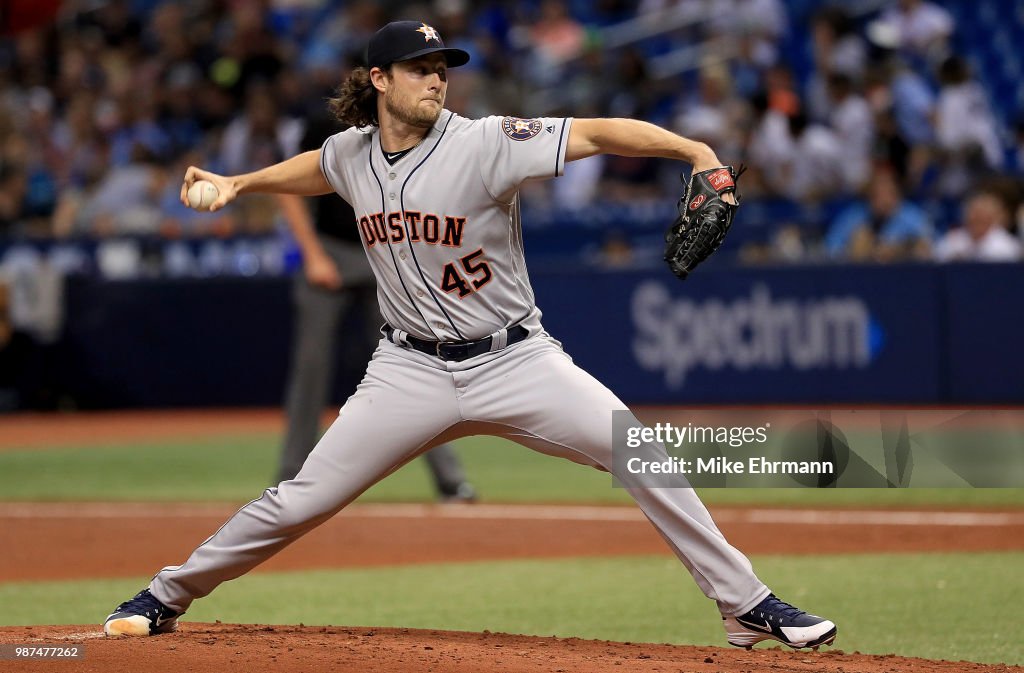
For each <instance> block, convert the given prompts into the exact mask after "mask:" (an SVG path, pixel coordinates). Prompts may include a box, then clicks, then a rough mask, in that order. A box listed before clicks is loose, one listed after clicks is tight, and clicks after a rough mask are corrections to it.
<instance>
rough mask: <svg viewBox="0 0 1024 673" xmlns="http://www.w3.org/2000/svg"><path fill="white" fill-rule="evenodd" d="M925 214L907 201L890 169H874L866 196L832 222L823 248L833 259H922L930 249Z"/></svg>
mask: <svg viewBox="0 0 1024 673" xmlns="http://www.w3.org/2000/svg"><path fill="white" fill-rule="evenodd" d="M931 238H932V226H931V222H930V221H929V220H928V216H927V214H925V212H924V211H923V210H921V209H920V208H919V207H917V206H915V205H914V204H912V203H910V202H908V201H906V200H905V199H904V198H903V194H902V192H901V191H900V187H899V184H898V183H897V181H896V178H895V176H894V175H893V173H892V172H891V171H890V170H887V169H886V170H879V171H878V172H876V173H875V174H874V175H873V176H872V178H871V182H870V184H869V186H868V193H867V198H866V199H864V200H862V201H860V202H858V203H854V204H853V205H851V206H849V207H848V208H846V209H845V210H843V211H842V212H841V213H840V214H839V216H838V217H837V218H836V219H835V221H834V222H833V223H832V226H831V227H830V228H829V231H828V234H827V235H826V237H825V249H826V252H827V253H828V255H829V257H832V258H833V259H850V260H853V261H877V262H893V261H899V260H906V259H924V258H926V257H927V256H928V254H929V252H930V248H931Z"/></svg>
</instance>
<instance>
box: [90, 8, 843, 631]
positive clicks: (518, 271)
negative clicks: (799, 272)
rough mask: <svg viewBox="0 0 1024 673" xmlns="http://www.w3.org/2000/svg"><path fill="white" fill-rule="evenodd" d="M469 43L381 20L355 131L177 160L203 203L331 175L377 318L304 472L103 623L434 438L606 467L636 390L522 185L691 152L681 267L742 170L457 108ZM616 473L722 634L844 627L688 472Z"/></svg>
mask: <svg viewBox="0 0 1024 673" xmlns="http://www.w3.org/2000/svg"><path fill="white" fill-rule="evenodd" d="M468 60H469V55H468V54H467V53H466V52H464V51H462V50H459V49H452V48H446V47H445V46H444V43H443V42H442V41H441V36H440V35H439V34H438V32H437V30H435V29H434V28H433V27H432V26H429V25H427V24H425V23H421V22H414V21H400V22H395V23H390V24H388V25H386V26H384V27H383V28H382V29H381V30H379V31H378V32H377V33H376V34H375V35H374V36H373V38H372V39H371V41H370V44H369V47H368V49H367V61H368V63H367V67H366V68H359V69H357V70H355V71H354V72H353V73H352V74H351V75H350V76H349V78H348V79H347V80H346V81H345V83H344V84H343V85H342V87H341V88H340V89H339V93H338V98H336V99H335V100H333V101H332V103H331V105H332V108H333V110H334V112H335V114H336V115H337V116H338V117H339V118H340V119H341V121H343V122H345V123H346V124H350V125H352V126H353V128H351V129H349V130H347V131H344V132H342V133H338V134H336V135H333V136H331V137H329V138H328V139H327V140H326V142H324V144H323V146H322V147H321V148H320V149H319V150H317V151H310V152H305V153H303V154H299V155H298V156H295V157H293V158H291V159H288V160H286V161H283V162H281V163H278V164H275V165H273V166H270V167H268V168H265V169H263V170H260V171H257V172H255V173H249V174H245V175H237V176H221V175H216V174H213V173H209V172H207V171H203V170H200V169H198V168H195V167H191V168H189V169H188V171H187V172H186V174H185V180H184V184H183V185H182V199H183V200H184V199H185V198H186V191H187V189H188V188H189V186H190V185H191V184H192V183H193V182H195V181H196V180H201V179H202V180H209V181H210V182H212V183H213V184H214V185H215V186H216V188H217V190H218V191H219V196H218V198H217V200H216V201H215V202H214V203H213V205H212V207H211V209H212V210H217V209H219V208H222V207H223V206H224V205H225V204H227V203H228V202H230V201H232V200H233V199H235V198H238V197H239V196H241V195H243V194H249V193H255V192H270V193H288V194H299V195H314V194H325V193H329V192H332V191H333V192H337V193H338V194H339V195H340V196H341V197H342V198H343V199H345V201H347V202H348V203H350V204H352V207H353V208H354V210H355V214H356V218H357V226H358V230H359V234H360V237H361V240H362V246H363V249H364V250H365V252H366V255H367V258H368V259H369V262H370V265H371V267H372V268H373V273H374V275H375V277H376V279H377V286H378V292H377V297H378V300H379V302H380V308H381V312H382V314H383V316H384V319H385V320H386V324H385V325H384V327H383V328H382V333H383V338H382V339H381V341H380V343H379V345H378V347H377V350H376V352H375V353H374V355H373V358H372V359H371V361H370V363H369V365H368V367H367V370H366V374H365V377H364V378H363V380H362V383H361V384H360V385H359V387H358V388H357V390H356V392H355V393H354V394H353V395H352V396H351V397H350V398H349V399H348V401H347V402H346V403H345V405H344V406H343V407H342V409H341V411H340V413H339V415H338V418H337V420H335V422H334V423H333V425H332V426H331V427H330V428H329V429H328V430H327V432H326V433H325V434H324V436H323V438H322V439H321V440H320V441H319V443H317V445H316V447H315V448H314V449H313V451H312V452H311V453H310V455H309V458H308V459H307V460H306V462H305V464H304V465H303V467H302V469H301V470H300V471H299V473H298V475H297V476H296V477H295V478H294V479H292V480H289V481H284V482H282V483H281V484H280V485H279V486H277V487H276V488H269V489H267V490H266V491H264V492H263V494H262V495H260V497H258V498H257V499H256V500H253V501H252V502H250V503H249V504H247V505H246V506H245V507H243V508H241V509H240V510H239V511H238V512H237V513H235V514H234V515H233V516H232V517H231V518H230V519H228V521H227V522H226V523H225V524H224V525H223V526H221V528H220V529H219V530H217V531H216V532H215V533H214V534H213V535H212V536H211V537H210V538H208V539H207V540H206V541H205V542H203V543H202V544H201V545H199V547H198V548H197V549H196V550H195V551H194V552H193V553H192V555H191V556H190V557H189V558H188V559H187V560H186V561H185V563H183V564H182V565H177V566H169V567H166V568H164V569H163V570H161V571H160V572H159V573H157V575H156V576H155V577H154V578H153V580H152V582H151V583H150V585H149V586H148V587H147V588H146V589H144V590H143V591H141V592H140V593H139V594H138V595H136V596H135V597H134V598H132V599H130V600H128V601H126V602H125V603H122V604H121V605H120V606H118V607H117V609H116V610H115V611H114V612H113V614H111V615H110V616H109V617H108V618H107V620H106V623H105V626H104V630H105V632H106V633H107V634H108V635H114V634H135V635H149V634H154V633H160V632H165V631H170V630H173V629H174V628H175V627H176V625H177V619H178V617H180V616H181V615H182V614H184V612H185V611H186V610H187V609H188V607H189V605H190V604H191V603H192V601H193V600H195V599H196V598H201V597H203V596H206V595H207V594H209V593H210V592H211V591H213V590H214V589H215V588H216V587H217V586H218V585H220V584H221V583H222V582H225V581H227V580H230V579H233V578H235V577H238V576H240V575H242V574H244V573H246V572H248V571H249V570H251V569H252V568H254V567H256V566H257V565H259V564H260V563H262V562H263V561H265V560H267V559H268V558H270V557H271V556H273V555H274V554H276V553H277V552H279V551H281V550H282V549H284V548H285V547H286V546H288V545H289V544H291V543H292V542H294V541H295V540H297V539H298V538H299V537H301V536H302V535H303V534H305V533H307V532H309V531H310V530H312V529H313V528H314V527H316V526H317V525H319V524H321V523H323V522H324V521H326V520H327V519H329V518H330V517H332V516H333V515H334V514H335V513H337V512H338V511H339V510H340V509H342V508H343V507H345V506H346V505H347V504H349V503H350V502H352V501H353V500H355V498H356V497H357V496H359V494H360V493H362V492H363V491H365V490H366V489H367V488H369V487H370V486H371V485H373V484H374V483H375V482H377V481H378V480H380V479H382V478H383V477H385V476H387V475H388V474H390V473H391V472H393V471H394V470H395V469H396V468H398V467H399V466H401V465H402V464H404V463H405V462H407V461H409V460H411V459H412V458H414V457H415V456H417V455H419V454H420V453H422V452H424V451H426V450H428V449H429V448H430V447H432V446H435V445H437V444H439V443H442V442H446V441H449V440H452V439H456V438H458V437H463V436H467V435H476V434H490V435H495V436H498V437H505V438H508V439H511V440H513V441H515V442H518V443H520V444H523V445H525V446H527V447H530V448H532V449H535V450H537V451H541V452H543V453H547V454H551V455H555V456H562V457H564V458H568V459H569V460H572V461H575V462H578V463H582V464H585V465H590V466H592V467H596V468H598V469H602V470H607V471H615V467H614V465H613V461H612V412H613V411H616V410H626V407H625V405H624V404H623V403H622V402H621V401H620V400H619V399H618V398H616V396H615V395H614V394H612V392H611V391H609V390H608V389H607V388H606V387H605V386H604V385H602V384H601V383H600V382H598V381H597V380H595V379H594V378H593V377H591V376H590V375H589V374H587V373H586V372H585V371H583V370H581V369H580V368H578V367H576V366H575V365H574V364H573V362H572V360H571V359H570V358H569V356H568V355H566V353H565V352H564V351H563V350H562V347H561V344H560V343H559V342H558V341H556V340H555V339H554V338H553V337H552V336H550V335H549V334H547V333H546V332H545V331H544V327H543V324H542V322H541V312H540V310H539V309H538V308H537V306H536V304H535V302H534V294H533V290H532V288H531V287H530V280H529V276H528V275H527V271H526V263H525V261H524V258H523V242H522V230H521V227H520V220H519V214H520V211H519V199H518V192H519V188H520V186H521V185H522V184H523V183H524V182H525V181H527V180H538V179H544V178H553V177H556V176H558V175H560V174H561V173H562V172H563V169H564V167H565V163H566V162H568V161H575V160H577V159H583V158H585V157H589V156H592V155H595V154H599V153H608V154H617V155H623V156H647V157H663V158H667V159H675V160H678V161H682V162H686V163H688V164H691V165H692V167H693V178H692V179H691V181H690V184H689V188H688V189H687V193H686V195H685V196H684V198H683V199H682V200H681V203H680V217H679V218H678V219H677V220H676V222H674V223H673V224H672V225H671V227H670V228H669V232H668V234H667V239H668V245H667V251H666V260H667V261H668V263H669V266H670V268H671V269H672V271H673V272H674V273H676V274H677V275H679V276H680V277H685V276H686V275H687V274H689V273H691V272H692V271H693V269H694V267H695V266H696V265H697V264H699V263H700V262H701V261H702V260H703V259H704V258H706V257H707V256H708V255H710V254H711V253H712V252H713V251H714V250H715V248H716V247H717V246H718V244H720V243H721V240H722V238H723V237H724V236H725V233H726V232H727V231H728V228H729V225H730V224H731V222H732V217H733V214H734V211H735V208H736V204H737V200H736V198H735V189H736V185H735V182H736V174H735V173H734V172H733V171H732V170H731V169H730V168H729V167H724V166H722V164H721V162H720V161H719V160H718V157H716V156H715V153H714V152H713V151H712V150H711V149H710V148H709V147H707V146H706V145H704V144H702V143H698V142H694V141H691V140H688V139H686V138H682V137H679V136H677V135H675V134H673V133H670V132H668V131H665V130H663V129H661V128H658V127H657V126H654V125H651V124H648V123H645V122H641V121H635V120H628V119H570V118H540V119H519V118H516V117H489V118H486V119H466V118H463V117H460V116H459V115H456V114H453V113H452V112H450V111H448V110H446V109H445V108H444V101H445V93H446V90H447V86H448V74H449V69H451V68H455V67H457V66H460V65H463V64H465V63H466V62H467V61H468ZM634 422H636V421H635V419H634ZM370 447H372V450H370ZM645 448H646V450H648V451H649V452H650V453H651V454H653V455H660V454H663V453H664V451H665V450H664V447H663V446H661V445H650V446H647V447H645ZM615 477H616V478H617V479H618V480H619V481H620V482H622V483H624V484H626V486H627V489H628V491H629V493H630V494H631V495H632V497H633V498H634V499H635V500H636V502H637V504H638V505H639V506H640V508H641V509H642V510H643V513H644V514H645V515H646V516H647V518H648V519H649V520H650V521H651V523H652V524H653V525H654V526H655V528H657V530H658V532H659V533H660V534H661V536H662V537H663V538H664V539H665V541H666V542H667V543H668V545H669V546H670V547H671V549H672V551H673V552H674V553H675V555H676V556H677V557H678V558H679V560H680V561H681V562H682V564H683V565H684V566H685V567H686V568H687V570H689V572H690V574H691V575H692V576H693V578H694V580H695V581H696V582H697V584H698V586H699V587H700V588H701V590H702V591H703V592H704V593H705V594H706V595H707V596H708V598H710V599H712V600H714V601H716V602H717V605H718V608H719V610H720V612H721V614H722V619H723V624H724V626H725V630H726V635H727V640H728V642H730V643H731V644H733V645H738V646H743V647H750V646H752V645H753V644H755V643H757V642H759V641H762V640H768V639H774V640H778V641H781V642H783V643H785V644H787V645H790V646H792V647H794V648H801V647H815V648H816V647H818V646H819V645H822V644H827V643H831V642H832V641H833V640H834V639H835V636H836V626H835V624H833V623H832V622H831V621H829V620H827V619H823V618H821V617H817V616H814V615H811V614H808V613H806V612H804V611H802V610H799V609H797V608H795V607H793V606H792V605H789V604H787V603H784V602H782V601H781V600H779V599H778V598H776V597H775V596H774V595H773V594H772V593H771V592H770V591H769V589H768V587H766V586H765V585H764V583H762V582H761V581H760V580H759V579H758V578H757V576H756V575H755V574H754V572H753V570H752V568H751V565H750V562H749V561H748V560H747V558H746V557H745V556H744V555H743V554H741V553H740V552H739V551H737V550H736V549H735V548H733V547H732V546H730V544H729V543H728V542H727V541H726V540H725V538H724V537H723V535H722V534H721V532H719V530H718V528H717V527H716V526H715V523H714V521H712V519H711V516H710V515H709V513H708V511H707V509H706V508H705V507H704V505H703V504H702V503H701V501H700V499H699V498H698V497H697V495H696V493H695V492H694V491H693V489H690V488H647V487H644V486H642V485H639V484H636V483H635V482H633V481H631V478H630V475H628V474H618V473H615Z"/></svg>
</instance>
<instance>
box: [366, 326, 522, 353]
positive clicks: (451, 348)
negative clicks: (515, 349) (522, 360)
mask: <svg viewBox="0 0 1024 673" xmlns="http://www.w3.org/2000/svg"><path fill="white" fill-rule="evenodd" d="M394 331H395V330H394V328H393V327H391V325H384V334H385V335H386V336H387V337H388V339H389V340H391V341H392V342H393V341H394V340H393V339H391V335H392V334H393V333H394ZM529 334H530V332H529V330H527V329H526V328H525V327H523V326H522V325H515V326H513V327H509V328H508V341H507V342H506V344H505V346H506V348H507V347H508V346H511V345H512V344H515V343H519V342H520V341H522V340H523V339H525V338H526V337H527V336H528V335H529ZM492 339H493V337H491V336H487V337H484V338H483V339H477V340H476V341H430V340H428V339H419V338H417V337H414V336H411V335H406V336H405V339H404V341H405V343H406V344H408V345H409V346H411V347H412V348H414V349H416V350H418V351H420V352H421V353H426V354H427V355H433V356H434V357H438V358H441V359H442V360H446V361H450V362H462V361H463V360H468V359H469V358H471V357H475V356H477V355H483V354H484V353H489V352H490V351H491V340H492Z"/></svg>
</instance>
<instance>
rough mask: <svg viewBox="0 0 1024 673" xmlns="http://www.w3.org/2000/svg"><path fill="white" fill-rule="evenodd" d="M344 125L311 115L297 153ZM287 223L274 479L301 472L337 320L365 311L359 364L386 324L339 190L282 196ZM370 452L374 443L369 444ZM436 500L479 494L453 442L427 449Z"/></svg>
mask: <svg viewBox="0 0 1024 673" xmlns="http://www.w3.org/2000/svg"><path fill="white" fill-rule="evenodd" d="M341 130H343V128H340V127H339V126H338V125H337V123H336V122H335V121H334V120H333V119H331V118H329V117H327V116H324V115H322V114H321V115H317V116H316V117H314V118H312V119H310V120H309V123H308V125H307V127H306V132H305V135H304V137H303V139H302V146H301V149H300V151H302V152H306V151H309V150H316V149H319V148H320V146H321V145H322V144H323V142H324V140H326V139H327V137H328V136H331V135H333V134H335V133H337V132H338V131H341ZM277 200H278V204H279V205H280V207H281V210H282V213H283V215H284V217H285V220H286V221H287V223H288V226H289V228H290V229H291V231H292V234H293V235H294V236H295V239H296V241H297V242H298V244H299V247H300V248H301V250H302V263H303V269H302V273H297V274H295V280H294V284H293V290H292V298H293V306H294V315H295V323H294V328H293V329H294V333H293V342H292V343H293V350H292V359H291V365H290V368H289V372H288V387H287V397H286V400H285V411H286V413H287V416H288V428H287V430H286V432H285V438H284V447H283V449H282V451H281V461H280V466H279V468H278V475H277V478H278V482H281V481H286V480H288V479H292V478H294V477H295V475H296V474H298V472H299V469H300V468H301V467H302V464H303V463H304V462H305V461H306V456H308V455H309V452H310V451H312V449H313V447H314V446H315V445H316V442H317V439H318V438H319V436H320V435H319V433H320V414H321V413H322V411H323V409H324V408H325V407H326V406H327V403H328V401H329V400H328V396H329V395H330V392H331V381H332V380H333V374H334V371H335V366H334V365H335V362H334V361H335V357H334V354H335V350H336V349H335V336H336V334H337V331H338V324H339V322H341V320H342V317H343V316H345V315H348V314H350V313H351V310H352V309H353V308H354V307H359V308H361V309H362V311H363V322H364V323H365V326H366V331H367V332H368V333H366V332H364V333H361V334H358V335H356V336H357V337H358V340H359V343H360V345H361V346H366V348H365V351H366V353H365V354H360V357H361V358H362V360H363V361H365V360H368V354H369V353H370V352H371V351H372V349H373V344H375V343H376V341H377V339H378V338H379V334H378V333H377V329H378V327H379V326H380V325H381V324H382V323H383V318H381V316H380V312H379V309H378V308H377V295H376V287H377V286H376V282H375V280H374V277H373V272H372V271H371V269H370V264H369V262H367V260H366V253H365V252H364V251H363V246H362V243H361V241H360V239H359V230H358V227H357V226H356V218H355V213H354V212H353V211H352V206H350V205H349V204H348V203H346V202H345V200H344V199H342V198H341V197H339V196H338V195H337V194H327V195H325V196H319V197H315V198H311V199H309V205H310V206H311V208H312V219H311V214H310V211H309V210H308V209H307V207H306V202H305V201H304V199H302V198H301V197H298V196H279V197H277ZM366 449H367V450H368V451H371V450H373V447H366ZM425 458H426V460H427V463H428V465H429V466H430V472H431V474H432V476H433V479H434V486H435V487H436V489H437V492H438V497H439V498H440V499H442V500H444V501H448V502H472V501H474V500H475V499H476V492H475V491H474V489H473V487H472V485H470V484H469V482H467V481H466V475H465V472H464V470H463V469H462V464H461V463H460V462H459V458H458V456H456V455H455V451H454V450H453V449H452V447H451V445H450V444H442V445H440V446H438V447H436V448H434V449H432V450H431V451H429V452H427V453H426V454H425Z"/></svg>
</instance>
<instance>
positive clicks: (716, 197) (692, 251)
mask: <svg viewBox="0 0 1024 673" xmlns="http://www.w3.org/2000/svg"><path fill="white" fill-rule="evenodd" d="M743 171H744V168H742V167H741V168H740V170H739V172H737V171H735V170H733V168H732V166H720V167H718V168H712V169H709V170H706V171H701V172H700V173H693V174H691V175H690V184H689V185H688V186H687V188H686V194H685V195H683V197H682V198H681V199H679V216H678V217H676V219H675V221H674V222H673V223H672V225H671V226H670V227H669V228H668V232H666V234H665V243H666V245H665V261H666V262H668V268H670V269H672V273H674V274H675V275H677V276H679V278H680V279H681V280H685V279H686V277H687V276H689V275H690V273H691V272H693V270H694V269H695V268H697V265H698V264H700V263H701V262H703V261H704V260H705V259H707V258H708V257H710V256H711V253H713V252H714V251H715V250H718V247H719V246H720V245H722V241H723V240H724V239H725V235H726V234H727V233H728V232H729V227H731V226H732V218H733V216H734V215H735V214H736V209H737V208H738V207H739V194H737V193H736V180H737V179H739V177H740V175H741V174H742V173H743ZM681 179H682V178H681ZM684 181H685V179H684ZM726 194H732V195H733V197H734V198H735V199H736V202H735V203H729V202H728V201H726V200H725V199H723V198H722V197H724V196H725V195H726Z"/></svg>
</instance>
